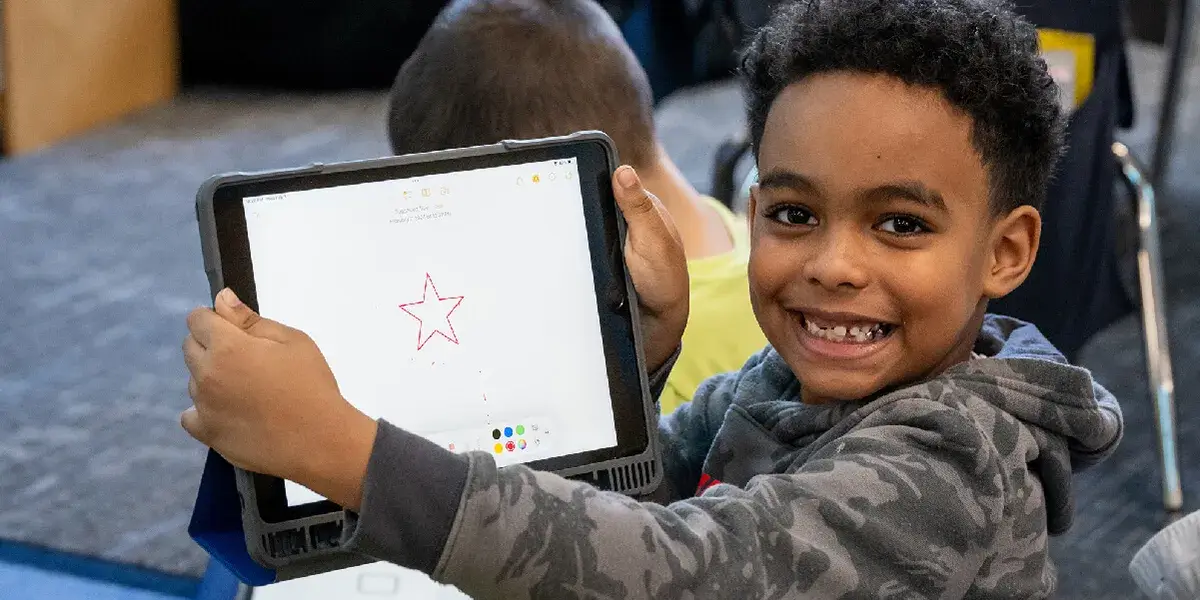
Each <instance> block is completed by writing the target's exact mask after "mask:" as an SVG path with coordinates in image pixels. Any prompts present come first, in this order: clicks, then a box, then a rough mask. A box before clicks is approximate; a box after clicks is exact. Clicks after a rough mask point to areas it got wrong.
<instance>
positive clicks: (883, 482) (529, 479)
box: [183, 0, 1121, 599]
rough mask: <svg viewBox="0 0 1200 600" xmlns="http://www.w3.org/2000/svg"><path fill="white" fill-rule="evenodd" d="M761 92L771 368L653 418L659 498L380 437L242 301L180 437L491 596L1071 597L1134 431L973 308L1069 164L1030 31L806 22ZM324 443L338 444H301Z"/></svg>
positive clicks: (404, 558)
mask: <svg viewBox="0 0 1200 600" xmlns="http://www.w3.org/2000/svg"><path fill="white" fill-rule="evenodd" d="M743 72H744V73H743V74H744V77H745V78H746V82H747V88H748V92H749V93H748V97H749V116H750V124H751V133H752V140H753V142H754V148H755V151H756V157H757V160H758V167H759V171H760V172H761V173H762V178H761V182H760V184H759V185H758V186H757V187H756V188H755V190H754V191H753V201H752V207H751V209H752V212H751V216H750V218H751V236H752V249H751V257H750V266H749V276H750V286H751V297H752V300H753V303H754V308H755V311H756V315H757V318H758V321H759V323H760V325H761V326H762V329H763V332H764V333H765V335H766V337H767V338H768V340H769V341H770V343H771V345H770V346H768V347H767V348H766V349H764V350H763V351H762V352H760V353H759V354H757V355H756V356H754V357H753V358H751V359H750V361H748V362H747V364H746V365H745V367H744V368H743V369H742V370H741V371H740V372H737V373H731V374H728V375H723V376H717V377H714V378H712V379H709V380H708V381H707V382H705V383H704V384H703V385H701V387H700V389H699V390H698V391H697V393H696V396H695V399H694V400H693V402H692V403H691V404H689V405H685V406H684V407H682V408H680V409H679V410H678V411H677V412H675V413H673V414H672V415H671V416H670V417H668V418H666V419H664V420H663V421H662V423H661V424H660V434H661V436H660V439H661V441H662V443H663V445H664V468H665V470H666V483H665V484H664V487H663V490H662V491H663V496H664V497H663V498H662V500H663V501H664V503H653V502H637V501H635V500H633V499H630V498H626V497H623V496H620V495H618V494H614V493H605V492H600V491H597V490H596V489H594V488H592V487H589V486H587V485H585V484H580V483H576V482H571V481H567V480H564V479H562V478H559V477H557V476H554V475H550V474H546V473H538V472H534V471H531V470H529V469H527V468H525V467H522V466H513V467H507V468H505V469H497V468H496V466H495V463H494V462H493V461H492V459H491V458H490V457H489V456H487V455H485V454H471V455H465V456H458V455H454V454H451V453H449V452H447V451H445V450H443V449H441V448H440V447H438V446H436V445H434V444H432V443H430V442H427V441H425V440H423V439H421V438H419V437H417V436H414V435H412V434H410V433H407V432H405V431H404V430H402V429H400V428H398V427H396V426H395V425H392V424H388V423H384V422H380V423H376V422H374V421H372V420H371V419H369V418H366V417H365V416H363V415H361V413H357V411H355V410H354V409H353V408H352V407H350V405H349V404H348V403H346V402H345V400H344V399H342V398H341V396H340V395H339V394H338V392H337V385H336V382H334V381H333V376H332V374H330V373H329V371H328V367H327V366H325V365H324V362H323V360H322V359H321V357H320V352H319V351H318V350H317V349H316V347H315V346H314V345H313V344H312V342H311V340H308V339H307V338H306V337H305V336H303V335H302V334H300V333H299V332H296V331H295V330H290V329H288V328H286V327H284V326H282V325H280V324H278V323H273V322H270V321H267V320H264V319H261V318H259V317H258V316H257V315H254V314H253V313H252V312H250V311H249V309H247V308H246V307H245V306H242V305H240V304H239V303H237V302H236V301H235V300H234V299H233V298H232V295H231V294H224V293H223V294H222V295H221V297H219V298H218V300H217V303H216V312H215V313H214V312H213V311H209V310H205V309H200V310H198V311H196V312H194V313H193V314H192V315H191V316H190V317H189V328H190V330H191V335H190V336H189V337H188V338H187V341H185V356H186V359H187V362H188V365H189V369H190V370H191V371H192V384H191V388H190V389H191V392H192V396H193V398H194V399H195V402H196V409H195V411H189V412H187V413H185V414H184V417H183V422H184V426H185V428H187V429H188V431H189V432H191V433H192V434H193V435H194V436H196V437H197V438H198V439H200V440H201V441H203V442H205V443H207V444H209V445H211V446H212V447H214V448H216V449H217V450H219V451H221V452H222V453H223V454H224V455H225V456H226V458H229V459H230V460H231V461H232V462H234V463H235V464H238V465H240V466H243V467H246V468H251V469H253V470H258V471H261V472H266V473H271V474H275V475H279V476H281V477H287V478H290V479H293V480H296V481H298V482H300V483H303V484H304V485H306V486H308V487H310V488H312V489H314V490H316V491H318V492H320V493H322V494H324V495H326V496H328V497H330V498H333V499H335V500H337V501H338V502H339V503H341V504H343V505H345V506H347V507H349V508H350V509H352V510H353V511H354V512H350V513H348V521H347V522H348V526H347V531H346V536H345V538H344V539H345V542H346V543H347V547H348V548H349V549H351V550H354V551H357V552H361V553H364V554H368V555H370V556H373V557H376V558H379V559H383V560H388V561H392V562H395V563H397V564H400V565H402V566H406V567H411V568H416V569H420V570H423V571H425V572H427V573H430V574H431V575H432V576H433V577H434V578H435V579H438V580H439V581H443V582H447V583H451V584H454V585H456V586H458V587H459V588H461V589H462V590H464V591H465V592H467V593H468V594H471V595H472V596H474V597H476V598H501V597H504V598H526V597H540V598H558V597H588V598H626V597H628V598H677V597H695V598H738V599H741V598H841V597H906V598H908V597H939V598H958V597H972V598H980V597H1003V598H1041V597H1046V596H1050V595H1052V594H1053V591H1054V588H1055V583H1056V575H1055V570H1054V567H1053V565H1052V563H1051V561H1050V559H1049V556H1048V553H1047V536H1048V534H1057V533H1061V532H1063V531H1065V530H1066V529H1067V528H1068V527H1069V525H1070V521H1071V514H1072V496H1071V476H1072V471H1074V470H1078V469H1081V468H1084V467H1086V466H1089V465H1091V464H1094V463H1095V462H1097V461H1099V460H1101V459H1103V458H1104V457H1105V456H1107V455H1108V454H1109V453H1110V452H1111V451H1112V449H1113V448H1114V447H1115V446H1116V444H1117V442H1118V440H1119V439H1120V436H1121V417H1120V411H1119V409H1118V408H1117V404H1116V402H1115V400H1114V399H1113V398H1112V396H1111V395H1109V394H1108V392H1106V391H1105V390H1104V389H1103V388H1102V387H1100V386H1099V385H1098V384H1096V383H1095V382H1094V381H1093V379H1092V377H1091V375H1090V374H1089V373H1088V372H1087V371H1086V370H1084V369H1080V368H1077V367H1073V366H1071V365H1069V364H1067V363H1066V361H1065V360H1064V359H1063V358H1062V356H1061V355H1060V354H1059V353H1058V352H1057V351H1056V350H1055V349H1054V348H1053V347H1052V346H1051V345H1050V344H1049V343H1048V342H1047V341H1046V340H1045V338H1044V337H1043V336H1042V335H1041V334H1040V333H1039V332H1038V331H1037V330H1036V328H1034V327H1032V326H1029V325H1026V324H1023V323H1020V322H1017V321H1013V320H1011V319H1005V318H1000V317H993V316H986V315H985V310H986V306H987V302H988V300H989V299H991V298H996V297H1000V296H1003V295H1004V294H1006V293H1008V292H1010V291H1011V290H1013V289H1014V288H1015V287H1016V286H1018V285H1019V284H1020V283H1021V281H1022V280H1023V279H1024V278H1025V276H1026V274H1027V273H1028V272H1029V268H1030V266H1031V265H1032V263H1033V260H1034V257H1035V255H1036V252H1037V246H1038V235H1039V231H1040V218H1039V216H1038V210H1037V207H1038V205H1039V204H1040V203H1041V201H1042V199H1043V197H1044V196H1045V189H1046V182H1047V180H1048V178H1049V176H1050V172H1051V170H1052V167H1053V163H1054V160H1055V159H1056V157H1057V156H1058V153H1059V151H1060V148H1061V145H1062V139H1061V138H1062V133H1061V132H1062V123H1061V116H1060V114H1059V110H1058V105H1057V99H1056V95H1055V94H1056V92H1055V88H1054V83H1053V82H1052V80H1051V79H1050V77H1049V76H1048V75H1047V73H1046V67H1045V65H1044V63H1043V62H1041V61H1040V60H1039V59H1038V57H1037V47H1036V35H1035V33H1034V29H1033V28H1032V26H1030V25H1029V24H1027V23H1025V22H1024V21H1022V20H1020V19H1018V18H1017V17H1015V16H1014V15H1013V14H1012V13H1011V12H1010V10H1009V8H1008V7H1007V5H1004V4H1000V3H998V2H993V1H990V0H794V1H792V2H788V3H785V4H784V5H782V6H781V7H780V8H778V9H777V11H776V13H775V15H774V17H773V18H772V20H771V22H770V24H769V25H767V26H766V27H765V28H764V29H762V30H761V31H760V32H759V33H758V34H757V36H756V38H755V39H754V41H753V42H752V44H751V45H750V47H749V49H748V50H747V52H746V55H745V58H744V62H743ZM614 188H615V189H616V195H617V199H618V203H619V204H620V205H621V208H622V210H623V212H624V213H625V214H626V218H627V220H628V221H629V223H630V227H629V235H630V240H631V243H630V245H629V247H628V248H627V253H626V261H627V263H628V264H629V265H630V274H631V276H632V277H633V279H634V284H635V286H636V287H637V289H638V293H639V301H640V302H641V303H642V304H643V306H644V307H645V308H646V309H647V311H648V312H649V313H650V314H651V316H652V319H651V334H650V337H653V338H654V339H653V340H651V342H652V343H651V346H652V348H653V351H652V352H649V353H650V354H652V355H653V356H654V357H656V358H655V359H653V360H651V361H650V362H651V364H652V365H653V366H655V367H656V370H657V371H658V372H657V373H655V377H654V378H653V379H655V380H657V381H661V379H662V373H663V372H664V371H666V370H668V369H669V367H670V358H669V352H668V351H667V349H669V348H671V347H673V346H674V345H675V344H676V343H677V342H678V339H679V338H678V334H679V329H678V327H676V326H673V325H669V324H672V323H678V322H679V319H678V317H677V316H672V315H673V314H674V313H675V312H677V311H679V310H686V309H685V307H686V300H685V298H686V291H685V290H684V291H681V289H682V288H683V287H685V283H686V278H684V279H683V280H682V281H681V280H680V279H679V277H678V276H677V274H678V273H679V272H680V270H681V269H683V267H682V262H683V259H682V252H681V251H679V249H678V241H677V236H673V234H672V233H671V227H670V224H669V223H665V222H663V221H662V220H661V214H662V213H661V209H659V208H657V203H656V201H655V200H654V198H653V197H652V196H649V195H647V194H646V192H645V191H644V189H642V188H641V187H640V184H639V183H638V182H637V178H636V176H634V173H633V172H632V170H630V169H628V168H622V169H619V170H618V171H617V173H616V174H615V176H614ZM671 336H674V337H673V338H672V337H671ZM660 365H661V367H660ZM266 415H271V418H270V419H267V418H265V416H266ZM314 415H315V416H314ZM312 419H320V421H321V422H329V423H336V424H339V425H338V426H334V427H328V428H318V429H328V430H329V431H332V432H335V433H329V434H324V438H327V439H313V437H312V435H313V434H308V435H307V436H299V435H297V432H300V431H312V428H307V429H306V428H305V426H304V424H305V423H308V422H311V420H312ZM298 439H304V440H305V441H304V442H303V443H302V442H297V441H296V440H298ZM665 502H669V503H665Z"/></svg>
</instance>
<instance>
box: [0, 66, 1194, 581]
mask: <svg viewBox="0 0 1200 600" xmlns="http://www.w3.org/2000/svg"><path fill="white" fill-rule="evenodd" d="M1194 54H1195V53H1194ZM1197 58H1200V57H1197ZM1162 62H1163V58H1162V56H1161V55H1160V53H1159V52H1158V51H1157V50H1155V49H1152V48H1146V47H1135V49H1134V53H1133V63H1134V68H1135V71H1136V73H1137V82H1136V86H1137V89H1138V90H1139V110H1140V111H1141V112H1140V113H1139V114H1140V116H1141V121H1140V123H1139V125H1138V127H1137V128H1136V129H1134V130H1132V131H1130V132H1127V133H1125V134H1124V135H1123V137H1124V139H1126V140H1128V141H1129V142H1130V143H1131V145H1132V146H1133V147H1134V148H1135V149H1136V150H1138V151H1139V152H1140V153H1141V154H1142V155H1143V156H1148V151H1149V143H1150V142H1151V138H1152V130H1153V128H1152V126H1153V115H1155V114H1156V106H1157V89H1158V78H1159V77H1160V76H1161V70H1162ZM1193 62H1194V63H1200V60H1194V61H1193ZM1193 71H1200V66H1195V67H1193ZM1190 83H1191V88H1192V89H1191V92H1190V93H1189V95H1188V97H1190V98H1193V99H1200V95H1197V92H1198V91H1200V90H1196V89H1194V88H1196V87H1200V76H1197V74H1196V73H1193V74H1192V77H1190ZM383 114H384V97H383V95H382V94H380V93H345V94H332V95H320V96H306V95H295V94H261V93H259V94H256V93H248V92H236V93H234V92H222V91H191V92H188V93H187V94H185V95H183V96H182V97H181V98H179V99H178V100H177V101H175V102H173V103H171V104H169V105H167V106H163V107H160V108H156V109H153V110H150V111H147V112H144V113H142V114H139V115H136V116H134V117H131V118H129V119H127V120H124V121H122V122H120V123H118V124H116V125H113V126H111V127H106V128H103V129H101V130H98V131H96V132H94V133H91V134H88V135H86V136H84V137H81V138H78V139H76V140H72V141H70V142H67V143H63V144H60V145H58V146H55V147H53V148H50V149H48V150H46V151H44V152H41V153H38V154H34V155H29V156H25V157H20V158H15V159H9V160H2V161H0V415H2V416H0V539H11V540H18V541H23V542H30V543H35V544H39V545H44V546H49V547H53V548H59V549H63V550H69V551H74V552H81V553H85V554H89V555H94V556H98V557H102V558H105V559H111V560H115V561H121V562H126V563H130V564H137V565H142V566H148V567H152V568H156V569H161V570H164V571H168V572H172V573H182V574H197V575H198V574H199V573H201V572H202V571H203V569H204V566H205V563H206V560H205V556H204V554H203V552H202V551H200V550H199V548H197V547H196V546H195V545H194V544H192V542H191V541H190V540H189V538H188V537H187V535H186V533H185V528H186V524H187V520H188V516H189V513H190V509H191V505H192V501H193V499H194V494H195V489H196V484H197V482H198V480H199V474H200V467H201V464H202V460H203V451H202V449H201V448H200V447H199V446H198V445H197V444H195V443H193V442H192V441H191V440H190V439H189V438H187V436H186V435H185V434H184V433H183V431H182V430H181V429H180V428H179V426H178V415H179V412H180V411H182V410H183V409H184V408H185V407H187V406H188V400H187V395H186V391H185V382H186V374H185V369H184V367H183V363H182V361H181V359H180V352H179V344H180V341H181V339H182V335H183V331H184V324H183V317H184V315H185V314H186V313H187V312H188V311H189V310H190V309H191V308H192V307H194V306H197V305H200V304H203V303H204V302H205V301H206V297H207V284H206V283H205V279H204V275H203V271H202V267H201V262H200V249H199V242H198V239H197V234H196V225H195V217H194V212H193V210H194V209H193V201H194V194H195V192H196V189H197V187H198V186H199V184H200V183H201V182H202V181H203V180H204V179H205V178H207V177H208V176H209V175H211V174H213V173H218V172H224V171H231V170H256V169H266V168H273V167H287V166H295V165H300V164H305V163H309V162H313V161H325V162H329V161H336V160H348V159H357V158H367V157H373V156H379V155H382V154H384V153H385V152H386V144H385V138H384V134H383ZM740 119H741V111H740V104H739V98H738V95H737V93H736V91H735V90H733V89H732V88H730V87H729V86H713V87H708V88H703V89H699V90H692V91H689V92H687V93H684V94H681V95H679V96H677V97H675V98H672V99H670V100H669V101H668V102H666V103H665V104H664V105H663V107H662V108H661V110H660V123H659V124H660V128H661V132H662V136H663V139H664V143H665V145H666V146H667V148H668V151H669V152H670V153H671V154H672V155H673V156H674V157H675V158H676V159H677V160H678V161H679V162H680V164H681V167H682V168H683V170H684V172H685V174H686V175H687V176H688V177H689V178H690V179H692V180H693V181H694V182H696V184H697V185H698V186H699V187H701V188H702V189H705V188H707V187H708V180H709V169H710V166H711V161H712V156H713V152H714V150H715V148H716V146H717V144H719V143H720V141H722V140H723V139H724V138H725V137H726V136H727V135H729V133H730V132H732V131H733V130H735V129H736V128H737V127H738V124H739V123H740ZM1178 136H1179V137H1178V151H1177V153H1176V157H1175V161H1174V165H1173V173H1172V178H1171V182H1170V183H1171V185H1170V189H1169V190H1168V191H1167V193H1166V194H1165V199H1164V202H1163V203H1164V207H1163V214H1162V216H1163V218H1164V220H1165V229H1164V240H1163V241H1164V247H1165V252H1166V277H1167V283H1168V289H1167V291H1168V300H1169V318H1170V329H1171V335H1172V340H1171V341H1172V351H1173V353H1174V359H1175V377H1176V387H1177V389H1178V404H1179V408H1178V410H1179V419H1180V441H1181V444H1182V448H1181V455H1182V459H1183V462H1184V467H1185V474H1184V485H1185V486H1187V489H1188V491H1190V492H1191V495H1190V496H1189V501H1188V509H1190V510H1195V509H1197V508H1200V441H1198V440H1200V436H1198V435H1197V434H1198V433H1200V392H1197V389H1198V386H1200V373H1198V372H1197V371H1196V369H1195V365H1196V364H1197V363H1198V362H1200V341H1198V340H1200V263H1197V262H1196V261H1195V256H1196V255H1197V254H1198V253H1200V220H1196V219H1192V218H1190V217H1191V215H1192V211H1194V210H1200V172H1198V171H1197V170H1196V169H1195V167H1194V165H1195V164H1196V161H1197V160H1200V101H1191V102H1187V103H1186V104H1185V106H1184V109H1183V114H1182V116H1181V122H1180V131H1179V133H1178ZM1141 348H1142V346H1141V337H1140V330H1139V327H1138V323H1137V321H1136V319H1135V318H1134V317H1132V316H1131V317H1128V318H1126V319H1124V320H1122V321H1120V322H1118V323H1117V324H1115V325H1114V326H1113V327H1111V328H1110V329H1108V330H1106V331H1104V332H1103V333H1101V334H1100V335H1098V336H1097V337H1096V338H1095V339H1094V340H1093V341H1092V342H1091V343H1090V344H1089V346H1088V347H1087V349H1086V350H1085V351H1084V354H1083V359H1082V362H1083V363H1084V364H1085V366H1087V367H1089V368H1091V369H1093V371H1094V372H1095V373H1096V376H1097V377H1098V378H1099V379H1100V380H1101V381H1102V382H1103V383H1104V384H1105V385H1107V386H1108V387H1109V388H1110V389H1111V390H1112V391H1113V392H1114V393H1115V394H1116V395H1117V397H1118V398H1121V399H1122V401H1123V406H1124V409H1125V413H1126V419H1127V424H1128V425H1127V426H1128V433H1127V436H1126V439H1125V441H1124V443H1123V444H1122V445H1121V447H1120V448H1119V450H1118V451H1117V453H1116V455H1115V456H1114V457H1113V458H1112V459H1111V460H1109V461H1108V462H1107V463H1105V464H1104V465H1102V466H1100V467H1097V468H1096V469H1094V470H1093V471H1091V472H1088V473H1085V474H1083V475H1081V476H1079V478H1078V490H1077V491H1078V497H1077V506H1078V516H1077V520H1076V524H1075V527H1074V528H1073V529H1072V531H1071V532H1070V533H1068V534H1067V535H1065V536H1062V537H1061V538H1058V539H1056V540H1055V541H1054V552H1055V556H1056V558H1057V559H1058V561H1059V565H1060V568H1061V579H1062V585H1061V593H1060V597H1063V598H1130V597H1133V596H1134V591H1133V587H1132V582H1131V581H1130V580H1129V577H1128V575H1127V573H1126V565H1127V564H1128V561H1129V558H1130V557H1131V555H1132V553H1133V552H1134V551H1135V550H1136V549H1137V547H1138V546H1139V545H1140V544H1141V543H1142V542H1143V541H1144V540H1145V539H1147V538H1148V537H1149V536H1150V535H1151V534H1152V533H1153V532H1154V531H1156V530H1157V529H1158V528H1159V527H1161V526H1162V524H1163V522H1162V515H1161V512H1160V510H1159V493H1158V489H1159V476H1158V471H1157V467H1156V465H1157V458H1156V446H1155V442H1154V431H1153V428H1152V424H1153V415H1152V411H1151V406H1150V404H1149V399H1148V397H1147V393H1146V375H1145V368H1144V355H1143V353H1142V350H1141Z"/></svg>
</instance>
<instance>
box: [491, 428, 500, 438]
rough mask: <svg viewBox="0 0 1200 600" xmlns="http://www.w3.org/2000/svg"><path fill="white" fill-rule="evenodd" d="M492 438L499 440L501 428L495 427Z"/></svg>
mask: <svg viewBox="0 0 1200 600" xmlns="http://www.w3.org/2000/svg"><path fill="white" fill-rule="evenodd" d="M492 439H493V440H498V439H500V430H499V429H493V430H492Z"/></svg>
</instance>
